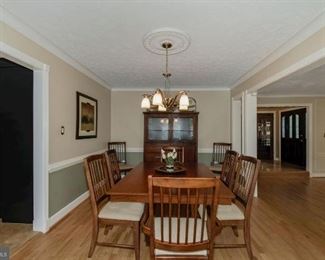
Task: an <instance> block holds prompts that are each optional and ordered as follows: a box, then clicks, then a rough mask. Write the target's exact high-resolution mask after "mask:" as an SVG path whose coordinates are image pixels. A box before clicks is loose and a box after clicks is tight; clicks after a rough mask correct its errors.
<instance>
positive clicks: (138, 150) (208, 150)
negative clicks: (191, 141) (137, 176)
mask: <svg viewBox="0 0 325 260" xmlns="http://www.w3.org/2000/svg"><path fill="white" fill-rule="evenodd" d="M126 152H127V153H143V148H142V147H130V148H126ZM198 153H212V148H199V149H198Z"/></svg>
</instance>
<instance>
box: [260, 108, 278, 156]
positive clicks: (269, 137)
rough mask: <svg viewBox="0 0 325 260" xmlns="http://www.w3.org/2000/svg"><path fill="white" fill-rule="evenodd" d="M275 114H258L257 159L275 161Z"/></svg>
mask: <svg viewBox="0 0 325 260" xmlns="http://www.w3.org/2000/svg"><path fill="white" fill-rule="evenodd" d="M273 129H274V114H273V113H258V114H257V157H258V158H259V159H261V160H273V159H274V153H273V151H274V131H273Z"/></svg>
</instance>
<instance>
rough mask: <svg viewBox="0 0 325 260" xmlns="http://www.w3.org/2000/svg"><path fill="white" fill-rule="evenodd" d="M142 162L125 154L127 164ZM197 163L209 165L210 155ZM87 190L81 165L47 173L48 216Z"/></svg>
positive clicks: (202, 155) (134, 155)
mask: <svg viewBox="0 0 325 260" xmlns="http://www.w3.org/2000/svg"><path fill="white" fill-rule="evenodd" d="M142 160H143V153H140V152H137V153H127V161H128V164H131V165H136V164H138V163H140V162H142ZM198 161H199V162H200V163H204V164H207V165H210V162H211V154H210V153H199V154H198ZM87 190H88V188H87V183H86V178H85V175H84V170H83V164H82V163H79V164H76V165H73V166H70V167H67V168H64V169H62V170H59V171H56V172H51V173H49V216H50V217H51V216H53V215H54V214H55V213H57V212H58V211H59V210H61V209H63V208H64V207H65V206H67V205H68V204H69V203H71V202H72V201H74V200H75V199H76V198H78V197H79V196H80V195H82V194H83V193H85V192H86V191H87Z"/></svg>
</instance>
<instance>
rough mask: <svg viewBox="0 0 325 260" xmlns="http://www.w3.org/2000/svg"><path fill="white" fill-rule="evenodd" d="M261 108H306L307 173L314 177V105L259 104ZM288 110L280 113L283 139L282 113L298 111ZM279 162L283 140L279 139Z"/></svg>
mask: <svg viewBox="0 0 325 260" xmlns="http://www.w3.org/2000/svg"><path fill="white" fill-rule="evenodd" d="M258 106H259V107H301V108H306V171H308V172H309V177H312V176H313V164H312V163H313V104H312V103H281V104H258ZM296 109H297V108H287V109H283V110H280V111H279V134H280V137H281V133H282V132H281V112H285V111H290V110H296ZM279 160H280V161H281V138H279Z"/></svg>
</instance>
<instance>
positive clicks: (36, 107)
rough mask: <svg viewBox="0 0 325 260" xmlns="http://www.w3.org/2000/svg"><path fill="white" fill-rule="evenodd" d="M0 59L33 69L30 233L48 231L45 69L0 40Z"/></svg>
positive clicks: (47, 136) (47, 147) (47, 129)
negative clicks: (31, 231) (31, 214)
mask: <svg viewBox="0 0 325 260" xmlns="http://www.w3.org/2000/svg"><path fill="white" fill-rule="evenodd" d="M0 57H3V58H6V59H8V60H11V61H13V62H15V63H17V64H20V65H22V66H24V67H26V68H29V69H31V70H33V139H34V140H33V207H34V208H33V215H34V216H33V217H34V219H33V230H34V231H40V232H43V233H45V232H47V231H48V212H49V210H48V209H49V175H48V164H49V66H48V65H47V64H45V63H43V62H41V61H38V60H36V59H34V58H33V57H31V56H29V55H27V54H25V53H23V52H21V51H20V50H18V49H15V48H13V47H12V46H10V45H7V44H6V43H4V42H2V41H0Z"/></svg>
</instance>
